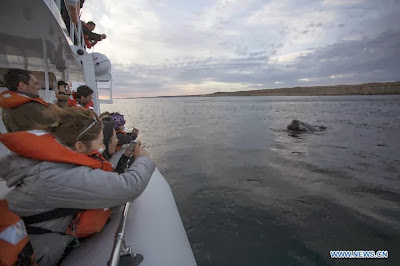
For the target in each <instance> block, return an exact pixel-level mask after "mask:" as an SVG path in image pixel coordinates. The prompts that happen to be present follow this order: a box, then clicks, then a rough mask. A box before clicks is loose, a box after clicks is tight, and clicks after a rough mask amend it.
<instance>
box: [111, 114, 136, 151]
mask: <svg viewBox="0 0 400 266" xmlns="http://www.w3.org/2000/svg"><path fill="white" fill-rule="evenodd" d="M111 119H112V122H113V124H114V128H115V131H116V132H117V138H118V145H117V148H116V150H117V151H119V150H120V149H121V148H122V145H124V144H129V143H131V142H132V141H135V139H136V138H137V136H138V134H139V129H137V128H134V129H133V130H132V132H130V133H129V132H125V130H124V127H125V123H126V121H125V118H124V115H122V114H120V113H118V112H115V113H111Z"/></svg>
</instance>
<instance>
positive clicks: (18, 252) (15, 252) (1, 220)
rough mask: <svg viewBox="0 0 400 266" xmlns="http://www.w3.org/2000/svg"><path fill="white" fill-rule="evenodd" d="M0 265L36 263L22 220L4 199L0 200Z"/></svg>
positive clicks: (32, 265) (10, 265)
mask: <svg viewBox="0 0 400 266" xmlns="http://www.w3.org/2000/svg"><path fill="white" fill-rule="evenodd" d="M0 265H1V266H14V265H27V266H29V265H30V266H34V265H37V264H36V262H35V258H34V255H33V249H32V245H31V243H30V242H29V239H28V233H27V232H26V229H25V225H24V222H23V221H22V219H21V217H19V216H18V215H16V214H15V213H13V212H11V211H10V210H9V208H8V203H7V201H6V200H0Z"/></svg>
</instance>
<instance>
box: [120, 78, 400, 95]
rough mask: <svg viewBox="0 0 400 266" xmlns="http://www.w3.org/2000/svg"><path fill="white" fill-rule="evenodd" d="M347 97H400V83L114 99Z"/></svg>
mask: <svg viewBox="0 0 400 266" xmlns="http://www.w3.org/2000/svg"><path fill="white" fill-rule="evenodd" d="M346 95H400V81H397V82H383V83H363V84H354V85H333V86H312V87H291V88H276V89H262V90H250V91H234V92H215V93H211V94H197V95H176V96H152V97H126V98H114V99H141V98H175V97H223V96H346Z"/></svg>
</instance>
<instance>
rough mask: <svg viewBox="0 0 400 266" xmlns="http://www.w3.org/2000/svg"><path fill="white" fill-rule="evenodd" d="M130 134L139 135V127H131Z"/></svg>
mask: <svg viewBox="0 0 400 266" xmlns="http://www.w3.org/2000/svg"><path fill="white" fill-rule="evenodd" d="M132 135H136V136H137V135H139V129H137V128H133V129H132Z"/></svg>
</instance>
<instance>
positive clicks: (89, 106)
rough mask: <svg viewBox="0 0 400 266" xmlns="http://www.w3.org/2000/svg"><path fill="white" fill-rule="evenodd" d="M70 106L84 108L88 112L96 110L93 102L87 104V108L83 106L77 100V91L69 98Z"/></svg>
mask: <svg viewBox="0 0 400 266" xmlns="http://www.w3.org/2000/svg"><path fill="white" fill-rule="evenodd" d="M68 105H69V106H70V107H84V108H86V109H87V110H91V111H93V110H94V105H93V102H92V101H90V102H88V103H86V105H85V106H82V105H81V104H80V103H79V102H78V101H77V100H76V96H75V91H74V92H72V95H71V96H70V97H69V99H68Z"/></svg>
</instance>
